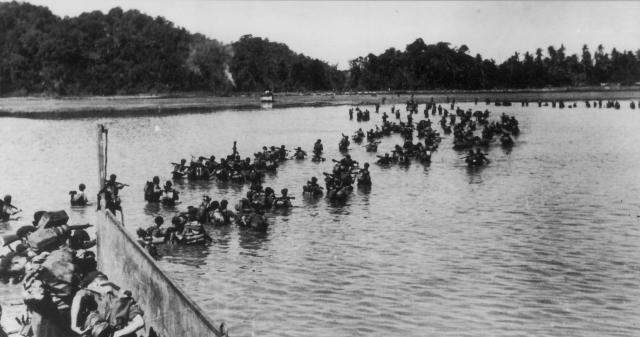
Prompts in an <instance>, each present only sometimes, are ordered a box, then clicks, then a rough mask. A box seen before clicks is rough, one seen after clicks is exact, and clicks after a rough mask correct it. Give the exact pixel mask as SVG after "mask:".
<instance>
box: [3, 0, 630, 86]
mask: <svg viewBox="0 0 640 337" xmlns="http://www.w3.org/2000/svg"><path fill="white" fill-rule="evenodd" d="M638 81H640V51H637V52H635V53H633V52H629V51H625V52H620V51H618V50H616V49H615V48H613V49H612V50H611V51H610V52H608V53H607V52H606V51H605V49H604V48H603V47H602V46H599V47H598V48H597V50H596V51H595V52H594V53H593V54H592V53H591V52H590V51H589V49H588V48H587V46H584V48H583V51H582V55H581V56H577V55H566V53H565V48H564V47H563V46H560V47H559V48H555V47H548V48H547V49H546V50H545V51H543V50H542V49H537V50H536V51H535V52H534V53H525V54H524V55H519V54H518V53H515V54H514V55H513V56H512V57H511V58H509V59H508V60H506V61H505V62H503V63H501V64H497V63H496V62H495V61H494V60H492V59H485V58H483V57H482V56H481V55H479V54H478V55H475V56H472V55H471V53H470V51H469V48H467V47H466V46H465V45H462V46H460V47H452V46H451V45H450V44H449V43H446V42H438V43H436V44H426V43H425V42H424V41H423V40H422V39H417V40H415V41H414V42H413V43H411V44H409V45H407V47H406V49H405V50H404V51H400V50H396V49H393V48H391V49H388V50H387V51H385V52H384V53H382V54H380V55H373V54H369V55H367V56H366V57H359V58H356V59H354V60H352V61H351V62H350V68H349V70H348V71H340V70H338V69H337V67H336V66H335V65H329V64H327V63H326V62H324V61H321V60H318V59H314V58H311V57H308V56H305V55H302V54H299V53H296V52H294V51H292V50H291V49H289V47H288V46H287V45H286V44H283V43H277V42H272V41H269V40H268V39H264V38H260V37H254V36H252V35H245V36H242V37H241V38H240V39H239V40H238V41H236V42H233V43H231V44H228V45H227V44H223V43H221V42H219V41H216V40H215V39H212V38H210V37H206V36H204V35H201V34H198V33H191V32H188V31H186V30H185V29H184V28H180V27H176V26H175V25H174V24H173V23H172V22H170V21H168V20H166V19H164V18H162V17H155V18H154V17H151V16H148V15H145V14H143V13H140V12H139V11H136V10H130V11H123V10H122V9H120V8H114V9H111V10H110V11H109V12H108V13H106V14H104V13H102V12H99V11H95V12H91V13H83V14H81V15H79V16H77V17H65V18H60V17H58V16H56V15H54V14H52V13H51V11H49V9H47V8H46V7H41V6H34V5H30V4H26V3H18V2H10V3H0V95H4V96H7V95H32V94H46V95H116V94H138V93H175V92H206V93H210V94H212V95H225V94H231V93H234V92H256V91H262V90H266V89H272V90H275V91H328V90H330V91H342V90H388V89H393V90H419V89H493V88H540V87H548V86H580V85H598V84H600V83H603V82H605V83H607V82H613V83H621V84H623V85H628V84H633V83H635V82H638Z"/></svg>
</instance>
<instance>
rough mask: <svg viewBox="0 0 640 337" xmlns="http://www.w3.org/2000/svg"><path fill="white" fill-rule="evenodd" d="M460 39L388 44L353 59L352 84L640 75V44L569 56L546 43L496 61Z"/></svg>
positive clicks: (427, 85)
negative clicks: (397, 46) (634, 47)
mask: <svg viewBox="0 0 640 337" xmlns="http://www.w3.org/2000/svg"><path fill="white" fill-rule="evenodd" d="M468 51H469V48H467V46H465V45H462V46H460V47H458V48H451V47H450V46H449V44H448V43H446V42H439V43H437V44H435V45H434V44H431V45H427V44H425V43H424V41H423V40H422V39H417V40H416V41H414V42H413V43H411V44H409V45H407V47H406V49H405V50H404V51H399V50H395V49H393V48H391V49H388V50H387V51H385V52H384V53H382V54H380V55H377V56H376V55H373V54H369V55H367V56H366V57H364V58H363V57H359V58H357V59H354V60H352V61H351V64H350V78H349V86H350V87H351V88H355V89H364V90H388V89H393V90H417V89H493V88H541V87H549V86H580V85H599V84H601V83H620V84H622V85H629V84H633V83H636V82H638V81H640V50H639V51H638V52H636V54H634V53H632V52H623V53H620V52H618V51H617V50H616V49H615V48H614V49H613V50H612V51H611V54H607V53H605V51H604V48H603V47H602V45H600V46H598V50H597V51H596V53H595V57H592V56H591V54H590V52H589V49H588V48H587V46H586V45H585V46H584V47H583V49H582V57H581V58H579V57H578V56H577V55H575V54H574V55H571V56H566V55H565V48H564V46H560V48H559V49H557V50H556V49H555V48H554V47H552V46H551V47H549V48H548V49H547V52H548V54H547V56H544V55H543V53H542V49H538V50H537V51H536V53H535V55H532V54H530V53H528V52H527V53H525V54H524V56H520V55H519V54H518V53H515V54H514V55H513V56H511V57H510V58H509V59H507V60H506V61H505V62H503V63H502V64H500V65H496V63H495V62H494V61H493V60H487V59H483V58H482V56H480V55H479V54H478V55H476V56H475V57H472V56H470V55H469V54H468Z"/></svg>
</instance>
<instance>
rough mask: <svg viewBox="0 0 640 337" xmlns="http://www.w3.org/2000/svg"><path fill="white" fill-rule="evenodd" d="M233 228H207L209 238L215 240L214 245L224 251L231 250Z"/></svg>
mask: <svg viewBox="0 0 640 337" xmlns="http://www.w3.org/2000/svg"><path fill="white" fill-rule="evenodd" d="M232 228H233V226H205V229H206V231H207V233H208V234H209V236H210V237H211V238H212V239H213V244H214V245H216V246H218V247H220V248H222V249H223V250H224V251H227V250H228V249H229V243H230V242H231V233H232Z"/></svg>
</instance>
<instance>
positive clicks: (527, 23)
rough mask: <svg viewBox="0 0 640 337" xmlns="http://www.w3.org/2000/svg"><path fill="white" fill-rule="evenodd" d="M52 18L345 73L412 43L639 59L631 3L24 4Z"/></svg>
mask: <svg viewBox="0 0 640 337" xmlns="http://www.w3.org/2000/svg"><path fill="white" fill-rule="evenodd" d="M28 2H31V3H34V4H38V5H44V6H47V7H49V8H50V9H51V11H52V12H53V13H54V14H57V15H60V16H77V15H78V14H80V13H82V12H87V11H93V10H101V11H103V12H105V13H106V12H107V11H108V10H109V9H110V8H113V7H116V6H119V7H121V8H123V9H125V10H127V9H138V10H140V11H141V12H143V13H146V14H149V15H152V16H163V17H165V18H167V19H169V20H171V21H173V22H174V23H175V24H176V25H178V26H181V27H184V28H186V29H187V30H189V31H191V32H198V33H202V34H204V35H207V36H208V37H210V38H215V39H217V40H220V41H222V42H225V43H229V42H233V41H234V40H237V39H238V38H239V37H240V36H242V35H244V34H252V35H254V36H260V37H265V38H268V39H269V40H272V41H278V42H284V43H286V44H287V45H288V46H289V47H290V48H291V49H292V50H294V51H296V52H299V53H303V54H305V55H307V56H311V57H314V58H319V59H322V60H325V61H327V62H329V63H331V64H337V65H338V66H339V67H340V68H341V69H346V68H347V67H348V62H349V60H351V59H353V58H356V57H358V56H365V55H366V54H368V53H374V54H379V53H382V52H384V51H385V50H386V49H387V48H389V47H395V48H397V49H404V48H405V46H406V45H407V44H409V43H411V42H413V41H414V40H415V39H416V38H418V37H421V38H423V39H424V41H425V42H426V43H427V44H430V43H436V42H439V41H446V42H450V43H451V44H452V45H453V46H460V45H462V44H466V45H467V46H468V47H469V48H470V53H471V54H473V55H475V54H476V53H480V54H481V55H482V56H483V57H484V58H493V59H495V60H496V61H498V62H501V61H503V60H505V59H506V58H508V57H509V56H510V55H512V54H513V52H515V51H518V52H520V53H524V52H525V51H531V52H533V51H535V49H536V48H538V47H540V48H543V50H545V51H546V47H547V46H549V45H555V46H556V47H559V46H560V44H561V43H564V45H565V47H566V48H567V53H569V54H572V53H578V54H579V53H580V50H581V48H582V45H583V44H585V43H586V44H587V45H588V46H589V47H590V49H591V50H592V51H593V50H595V49H596V47H597V45H598V44H599V43H602V44H603V45H604V46H605V49H606V50H609V49H610V48H611V47H616V48H618V49H619V50H634V51H635V50H638V49H640V2H639V1H634V2H622V1H620V2H593V1H582V2H564V1H545V2H540V1H535V2H534V1H524V2H515V1H510V2H507V1H497V2H488V1H487V2H485V1H473V2H451V1H446V2H417V1H408V2H382V1H370V2H368V1H355V2H347V1H344V2H343V1H278V2H276V1H269V2H266V1H247V2H237V1H234V2H231V1H229V2H225V1H204V0H201V1H192V0H174V1H168V0H126V1H125V0H95V1H94V0H29V1H28Z"/></svg>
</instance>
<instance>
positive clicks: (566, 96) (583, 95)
mask: <svg viewBox="0 0 640 337" xmlns="http://www.w3.org/2000/svg"><path fill="white" fill-rule="evenodd" d="M411 94H412V93H410V92H403V93H400V94H396V93H388V92H378V93H354V94H339V95H333V94H280V95H276V97H275V103H274V104H273V107H274V108H288V107H304V106H336V105H373V104H375V103H380V102H381V100H382V98H383V97H384V98H385V99H386V103H387V104H404V103H405V102H406V101H407V100H408V99H409V98H410V97H411ZM413 95H414V99H416V100H417V101H419V102H427V101H429V100H430V99H431V98H433V99H434V100H435V101H436V102H445V101H447V100H448V99H455V100H456V101H458V102H468V101H473V100H474V99H476V98H477V99H478V100H479V101H480V102H483V101H484V100H485V99H486V98H489V99H490V100H491V101H493V100H509V101H513V102H517V101H522V100H530V101H537V100H546V101H548V100H565V101H583V100H587V99H589V100H595V99H603V100H606V99H617V100H623V99H634V100H635V99H640V88H639V87H634V88H624V89H610V90H604V89H597V88H596V89H593V88H591V89H588V90H585V89H554V90H518V91H421V92H414V93H413ZM260 107H261V104H260V100H259V96H258V95H243V96H233V97H211V96H187V95H183V96H112V97H65V98H48V97H9V98H0V116H3V117H26V118H77V117H117V116H137V115H157V114H177V113H189V112H210V111H219V110H241V109H242V110H246V109H259V108H260Z"/></svg>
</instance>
